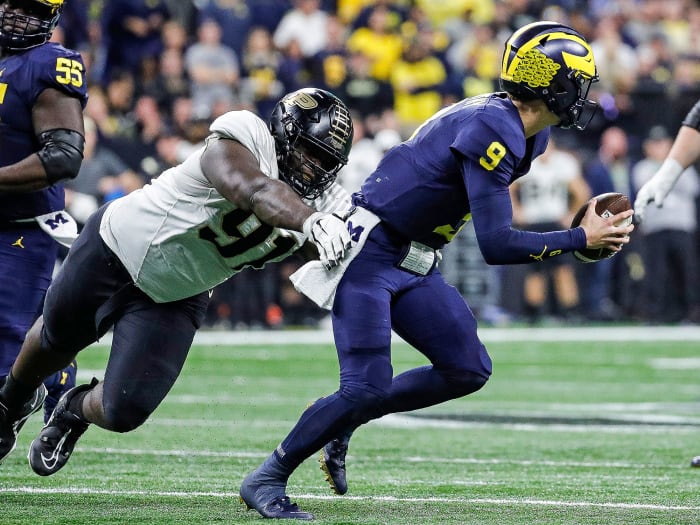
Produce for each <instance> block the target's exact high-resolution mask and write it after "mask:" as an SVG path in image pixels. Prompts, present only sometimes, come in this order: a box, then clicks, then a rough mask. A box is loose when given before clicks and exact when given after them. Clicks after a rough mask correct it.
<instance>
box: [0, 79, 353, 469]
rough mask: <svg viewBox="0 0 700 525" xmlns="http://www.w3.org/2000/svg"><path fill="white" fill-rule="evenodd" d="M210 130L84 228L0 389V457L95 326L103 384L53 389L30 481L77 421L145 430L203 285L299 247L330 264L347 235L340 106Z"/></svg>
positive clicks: (308, 105) (190, 329)
mask: <svg viewBox="0 0 700 525" xmlns="http://www.w3.org/2000/svg"><path fill="white" fill-rule="evenodd" d="M210 130H211V135H210V136H209V137H208V139H207V141H206V144H205V145H204V146H203V147H202V148H201V149H200V150H198V151H197V152H195V153H193V154H192V155H191V156H190V157H189V158H188V159H187V160H185V161H184V162H183V163H182V164H180V165H179V166H176V167H174V168H172V169H169V170H167V171H165V172H164V173H163V174H161V175H160V176H159V177H158V178H156V179H154V180H153V182H152V183H151V184H149V185H147V186H145V187H144V188H143V189H141V190H138V191H136V192H133V193H131V194H129V195H127V196H125V197H123V198H121V199H118V200H116V201H113V202H111V203H110V204H107V205H106V206H105V207H103V208H101V209H100V210H98V211H97V212H96V213H95V214H94V215H93V216H92V217H91V218H90V219H89V220H88V222H87V223H86V225H85V227H84V229H83V231H82V232H81V234H80V236H79V238H78V239H77V240H76V241H75V243H74V244H73V246H72V248H71V250H70V252H69V254H68V257H67V259H66V260H65V262H64V264H63V266H62V268H61V270H60V272H59V274H58V275H57V276H56V278H55V280H54V282H53V284H52V286H51V287H50V289H49V291H48V292H47V296H46V302H45V306H44V310H43V316H42V317H40V318H39V320H38V321H37V322H36V324H34V326H33V327H32V328H31V329H30V330H29V332H28V334H27V337H26V341H25V343H24V345H23V347H22V350H21V352H20V354H19V357H18V358H17V360H16V362H15V364H14V366H13V368H12V370H11V372H10V374H9V375H8V379H7V381H6V383H5V384H4V386H3V388H2V389H1V391H0V461H1V460H2V459H3V458H4V457H5V456H6V455H7V454H9V453H10V452H11V451H12V449H13V448H14V446H15V443H16V436H17V432H18V431H19V429H20V428H21V426H22V424H23V423H24V422H25V420H26V419H27V418H28V417H29V415H31V413H32V412H33V411H35V410H38V409H39V408H40V403H39V404H37V403H35V402H34V401H35V400H36V399H38V398H39V397H41V396H42V394H43V391H42V390H41V389H43V388H44V387H43V385H42V384H41V380H42V378H44V377H46V376H48V375H50V374H51V373H53V372H54V371H56V370H60V369H61V368H63V367H65V366H66V365H68V364H69V363H70V362H71V361H72V360H73V358H74V357H75V355H76V354H77V353H78V352H79V351H80V350H82V349H83V348H85V347H87V346H88V345H89V344H91V343H92V342H94V341H96V340H97V339H98V338H99V337H101V336H102V335H104V334H105V332H107V330H108V329H109V328H111V327H113V329H114V334H113V343H112V349H111V353H110V358H109V362H108V364H107V369H106V371H105V375H104V380H103V381H102V382H100V383H98V382H97V381H96V380H94V379H93V381H92V383H91V384H86V385H80V386H77V387H75V388H73V389H71V390H69V391H68V392H66V394H65V395H64V396H63V397H62V398H61V399H60V400H59V403H58V405H57V406H56V409H55V410H54V412H53V414H52V415H51V418H50V419H49V421H48V423H47V424H46V426H45V427H44V428H43V429H42V430H41V433H40V435H39V437H37V438H36V439H35V440H34V441H33V443H32V445H31V450H30V454H29V458H30V465H31V467H32V469H33V470H34V471H35V472H36V473H37V474H39V475H42V476H48V475H51V474H53V473H54V472H56V471H58V470H59V469H60V468H61V467H63V465H65V463H66V461H68V458H69V456H70V454H71V452H72V451H73V449H74V447H75V443H76V441H77V439H78V438H79V437H80V435H81V434H82V433H83V432H84V431H85V430H86V429H87V427H88V425H89V424H90V423H94V424H95V425H97V426H100V427H102V428H104V429H107V430H111V431H115V432H127V431H130V430H133V429H135V428H136V427H138V426H139V425H141V424H142V423H144V421H146V419H147V418H148V416H149V415H150V414H151V413H152V412H153V411H154V410H155V409H156V407H157V406H158V405H159V403H160V402H161V401H162V400H163V398H164V397H165V396H166V394H167V393H168V391H169V390H170V388H171V387H172V386H173V384H174V382H175V380H176V379H177V377H178V375H179V373H180V370H181V369H182V366H183V363H184V361H185V358H186V357H187V354H188V352H189V349H190V346H191V344H192V340H193V338H194V334H195V332H196V330H197V329H198V328H199V326H200V324H201V322H202V320H203V318H204V314H205V311H206V307H207V302H208V300H209V295H210V293H209V291H210V290H211V289H212V288H214V287H215V286H216V285H218V284H220V283H221V282H223V281H225V280H227V279H228V278H230V277H231V276H233V275H235V274H236V273H238V272H239V271H240V270H242V269H243V268H246V267H253V268H261V267H262V266H263V265H264V264H265V263H267V262H270V261H277V260H280V259H282V258H284V257H286V256H287V255H289V254H290V253H292V252H293V251H295V250H297V249H298V248H300V247H301V246H302V245H303V244H304V243H305V241H306V240H307V239H309V240H310V241H311V242H312V243H313V244H315V245H316V247H317V249H318V252H319V255H320V259H321V261H322V262H324V263H325V265H326V267H331V266H334V265H335V264H337V263H338V261H339V260H340V259H341V258H342V257H343V256H344V252H345V250H346V249H347V248H348V247H349V245H350V236H349V233H348V231H347V229H346V226H345V224H344V222H343V220H342V219H341V218H339V216H338V215H334V214H337V213H342V212H344V211H346V210H347V209H348V208H349V195H348V194H347V193H346V192H345V190H343V189H342V188H341V187H340V186H339V185H338V184H337V183H336V182H335V178H336V175H337V172H338V170H339V169H340V168H341V167H342V166H343V165H344V164H345V163H346V162H347V158H348V153H349V151H350V147H351V144H352V136H353V127H352V121H351V119H350V115H349V112H348V109H347V107H346V106H345V105H344V104H343V102H341V101H340V100H339V99H338V98H336V97H335V96H334V95H332V94H331V93H328V92H327V91H323V90H320V89H302V90H299V91H296V92H293V93H290V94H288V95H286V96H285V97H284V98H283V99H282V100H281V101H280V102H279V103H278V104H277V106H276V107H275V110H274V111H273V114H272V116H271V117H270V122H269V124H266V123H265V122H263V121H262V120H261V119H260V118H258V117H257V116H256V115H254V114H253V113H250V112H248V111H232V112H229V113H226V114H225V115H223V116H221V117H219V118H218V119H216V120H215V121H214V122H213V123H212V125H211V128H210Z"/></svg>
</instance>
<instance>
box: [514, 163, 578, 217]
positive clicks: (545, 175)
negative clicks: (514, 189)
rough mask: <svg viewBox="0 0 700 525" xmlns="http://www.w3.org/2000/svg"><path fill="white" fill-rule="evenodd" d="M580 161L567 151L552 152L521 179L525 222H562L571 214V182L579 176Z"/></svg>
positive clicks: (519, 182)
mask: <svg viewBox="0 0 700 525" xmlns="http://www.w3.org/2000/svg"><path fill="white" fill-rule="evenodd" d="M580 173H581V168H580V165H579V162H578V160H577V159H576V157H574V156H573V155H572V154H570V153H568V152H565V151H558V150H555V151H552V152H550V153H549V155H547V156H546V157H545V156H542V157H537V158H536V159H535V160H533V161H532V165H531V166H530V171H529V172H528V173H527V174H526V175H524V176H523V177H521V178H520V179H518V184H519V189H520V194H519V195H520V206H521V211H522V215H523V221H524V222H525V223H527V224H537V223H548V222H558V221H560V220H561V219H562V217H565V216H566V215H567V213H568V212H569V183H570V182H571V180H572V179H574V178H576V177H578V176H579V175H580Z"/></svg>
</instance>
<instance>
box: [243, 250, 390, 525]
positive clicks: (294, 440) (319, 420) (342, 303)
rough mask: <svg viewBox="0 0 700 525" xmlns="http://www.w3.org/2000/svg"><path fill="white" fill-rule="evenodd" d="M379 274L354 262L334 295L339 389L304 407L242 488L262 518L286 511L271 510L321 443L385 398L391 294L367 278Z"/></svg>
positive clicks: (369, 415) (360, 420) (351, 426)
mask: <svg viewBox="0 0 700 525" xmlns="http://www.w3.org/2000/svg"><path fill="white" fill-rule="evenodd" d="M358 257H359V256H358ZM378 273H379V272H375V271H371V270H369V269H367V268H365V267H364V263H362V262H361V261H358V260H356V261H353V263H352V264H351V265H350V267H349V268H348V270H347V271H346V274H345V276H344V277H343V280H342V282H341V284H340V286H339V287H338V290H337V291H336V297H335V302H334V307H333V311H334V316H335V317H336V318H334V323H333V329H334V332H335V340H336V348H337V351H338V359H339V362H340V388H339V390H338V391H337V392H335V393H334V394H331V395H329V396H327V397H324V398H321V399H318V400H317V401H316V402H314V403H313V404H312V405H311V406H309V407H308V408H307V409H306V410H305V411H304V413H303V414H302V415H301V417H300V418H299V421H298V422H297V424H296V425H295V426H294V428H293V429H292V430H291V432H290V433H289V434H288V435H287V437H286V438H285V439H284V440H283V441H282V443H281V444H280V445H279V446H278V447H277V450H275V452H273V454H272V455H271V456H269V457H268V458H267V460H266V461H265V462H264V463H263V464H262V465H261V466H260V467H258V469H256V470H255V471H253V472H252V473H251V474H250V475H248V476H247V477H246V479H245V480H244V481H243V483H242V485H241V498H242V500H243V501H244V502H245V503H246V504H247V505H248V506H249V507H252V508H255V509H256V510H258V512H260V513H261V514H262V515H263V516H266V517H285V514H286V511H284V510H282V511H279V512H277V511H275V510H274V509H275V505H278V504H279V501H282V500H283V499H284V498H286V495H285V489H286V485H287V479H288V478H289V476H290V475H291V473H292V472H293V471H294V470H295V469H296V467H297V466H299V465H300V464H301V462H302V461H304V460H305V459H306V458H308V457H309V456H310V455H311V454H313V453H314V452H316V451H317V450H319V448H321V447H322V446H323V445H325V444H326V443H328V442H329V441H331V440H332V439H334V438H336V437H338V436H340V435H342V434H343V433H344V432H347V431H348V430H351V429H354V428H356V427H357V426H359V425H360V424H362V423H364V422H366V421H368V420H369V419H371V418H372V417H373V416H374V414H375V413H376V410H377V409H376V407H377V406H378V405H379V403H380V402H381V400H382V399H383V398H384V396H385V395H386V392H387V389H388V388H389V385H390V384H391V376H392V367H391V360H390V357H391V355H390V354H391V348H390V344H391V326H390V324H389V319H390V317H389V302H390V299H391V297H390V296H391V292H390V291H389V290H388V289H386V283H385V282H384V281H382V280H381V279H380V280H375V278H373V277H371V276H373V275H377V274H378ZM339 315H340V317H341V319H342V320H341V319H338V318H337V316H339ZM287 501H288V498H287ZM271 509H272V510H271Z"/></svg>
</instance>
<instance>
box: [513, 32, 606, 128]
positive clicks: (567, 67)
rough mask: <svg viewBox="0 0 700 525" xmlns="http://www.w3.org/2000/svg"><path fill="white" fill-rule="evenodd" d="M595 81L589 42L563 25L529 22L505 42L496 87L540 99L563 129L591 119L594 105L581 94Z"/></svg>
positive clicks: (580, 125)
mask: <svg viewBox="0 0 700 525" xmlns="http://www.w3.org/2000/svg"><path fill="white" fill-rule="evenodd" d="M597 81H598V73H597V70H596V65H595V60H594V59H593V51H592V50H591V46H590V45H589V44H588V42H586V40H585V39H584V38H583V36H581V35H580V34H579V33H578V32H576V31H575V30H573V29H571V28H570V27H568V26H565V25H563V24H559V23H557V22H534V23H532V24H528V25H526V26H524V27H522V28H520V29H519V30H518V31H516V32H515V33H513V35H512V36H511V37H510V38H509V39H508V41H507V42H506V46H505V51H504V52H503V63H502V66H501V78H500V82H501V89H503V90H504V91H506V92H508V93H510V94H511V95H513V96H514V97H516V98H518V99H521V100H535V99H540V100H542V101H544V103H545V104H546V105H547V108H548V109H549V110H550V111H551V112H552V113H554V114H555V115H557V116H558V117H559V119H560V122H559V126H560V127H562V128H576V129H580V130H581V129H584V128H585V127H586V126H587V125H588V123H589V122H590V121H591V119H592V118H593V115H594V114H595V111H596V109H597V107H598V104H597V103H596V102H594V101H592V100H588V99H587V98H586V97H587V96H588V91H589V89H590V87H591V84H592V83H594V82H597Z"/></svg>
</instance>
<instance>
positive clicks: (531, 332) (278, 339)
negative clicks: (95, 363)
mask: <svg viewBox="0 0 700 525" xmlns="http://www.w3.org/2000/svg"><path fill="white" fill-rule="evenodd" d="M479 337H480V338H481V340H482V341H484V342H485V343H488V342H510V341H578V342H586V341H588V342H594V341H641V342H644V341H700V326H616V327H611V326H591V327H559V328H490V327H485V328H480V329H479ZM394 338H395V340H397V341H400V338H399V337H398V336H396V334H394ZM111 340H112V337H111V333H108V334H106V335H105V336H104V337H103V338H102V339H101V340H100V342H99V343H98V344H110V343H111ZM194 342H195V344H201V345H266V344H290V343H291V344H332V343H333V333H332V332H331V331H330V330H329V329H319V330H281V331H275V330H269V331H265V330H261V331H238V332H236V331H230V332H229V331H207V330H201V331H199V332H198V333H197V335H196V336H195V339H194Z"/></svg>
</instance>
